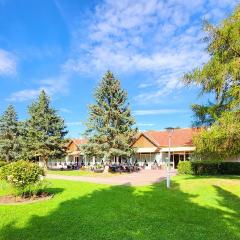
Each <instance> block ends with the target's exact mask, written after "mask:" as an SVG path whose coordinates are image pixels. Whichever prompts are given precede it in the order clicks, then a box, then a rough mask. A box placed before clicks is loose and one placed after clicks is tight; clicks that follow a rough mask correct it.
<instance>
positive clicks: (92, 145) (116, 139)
mask: <svg viewBox="0 0 240 240" xmlns="http://www.w3.org/2000/svg"><path fill="white" fill-rule="evenodd" d="M94 96H95V101H96V103H95V104H93V105H90V106H89V115H90V116H89V118H88V120H87V123H86V127H87V129H86V132H85V136H86V137H87V138H88V143H87V144H85V145H83V147H82V150H83V151H84V152H85V154H86V155H91V156H97V157H102V158H104V159H106V160H110V159H112V158H113V157H119V156H123V157H129V156H131V154H132V152H133V150H132V149H131V147H130V145H131V143H132V140H133V138H134V137H135V135H136V133H137V129H136V128H134V126H133V125H134V124H135V120H134V118H133V117H132V116H131V111H130V108H129V104H128V103H126V101H127V93H126V91H124V90H123V89H122V88H121V86H120V81H119V80H117V79H115V78H114V76H113V74H112V73H111V72H110V71H108V72H107V73H106V74H105V76H104V77H103V79H102V81H101V83H100V85H99V86H98V88H97V89H96V91H95V94H94Z"/></svg>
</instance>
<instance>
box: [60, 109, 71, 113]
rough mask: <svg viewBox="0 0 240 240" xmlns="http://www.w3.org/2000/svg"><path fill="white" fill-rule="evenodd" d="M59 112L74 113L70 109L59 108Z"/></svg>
mask: <svg viewBox="0 0 240 240" xmlns="http://www.w3.org/2000/svg"><path fill="white" fill-rule="evenodd" d="M59 111H61V112H64V113H71V112H72V111H71V110H70V109H69V108H59Z"/></svg>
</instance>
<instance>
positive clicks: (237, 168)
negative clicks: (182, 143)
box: [191, 161, 240, 175]
mask: <svg viewBox="0 0 240 240" xmlns="http://www.w3.org/2000/svg"><path fill="white" fill-rule="evenodd" d="M191 166H192V172H193V174H194V175H221V174H222V175H240V162H219V161H206V162H205V161H194V162H191Z"/></svg>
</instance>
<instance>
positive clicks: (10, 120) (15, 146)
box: [0, 105, 20, 162]
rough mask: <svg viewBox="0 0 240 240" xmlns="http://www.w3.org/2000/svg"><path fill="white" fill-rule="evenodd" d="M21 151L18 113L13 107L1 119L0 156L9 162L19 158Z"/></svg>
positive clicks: (10, 106)
mask: <svg viewBox="0 0 240 240" xmlns="http://www.w3.org/2000/svg"><path fill="white" fill-rule="evenodd" d="M19 149H20V144H19V128H18V118H17V113H16V111H15V109H14V107H13V106H12V105H9V106H8V108H7V110H6V111H5V112H4V113H3V115H2V116H1V118H0V156H1V158H2V159H3V160H6V161H7V162H10V161H14V160H16V159H17V158H18V154H19Z"/></svg>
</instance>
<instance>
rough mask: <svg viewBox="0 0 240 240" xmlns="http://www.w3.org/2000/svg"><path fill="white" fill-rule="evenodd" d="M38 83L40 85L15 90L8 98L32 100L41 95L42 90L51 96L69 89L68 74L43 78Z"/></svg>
mask: <svg viewBox="0 0 240 240" xmlns="http://www.w3.org/2000/svg"><path fill="white" fill-rule="evenodd" d="M37 83H38V85H40V86H39V87H37V88H31V89H23V90H20V91H17V92H14V93H12V94H11V95H10V96H9V97H8V98H7V99H6V100H7V101H11V102H16V101H20V102H22V101H28V100H32V99H34V98H36V97H37V96H38V95H39V93H40V91H41V90H45V91H46V93H47V94H48V95H50V96H53V95H54V94H58V93H62V94H64V93H66V92H67V91H68V88H67V86H68V75H63V76H59V77H54V78H46V79H41V80H38V81H37Z"/></svg>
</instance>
